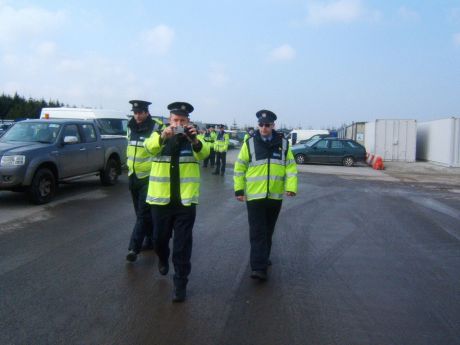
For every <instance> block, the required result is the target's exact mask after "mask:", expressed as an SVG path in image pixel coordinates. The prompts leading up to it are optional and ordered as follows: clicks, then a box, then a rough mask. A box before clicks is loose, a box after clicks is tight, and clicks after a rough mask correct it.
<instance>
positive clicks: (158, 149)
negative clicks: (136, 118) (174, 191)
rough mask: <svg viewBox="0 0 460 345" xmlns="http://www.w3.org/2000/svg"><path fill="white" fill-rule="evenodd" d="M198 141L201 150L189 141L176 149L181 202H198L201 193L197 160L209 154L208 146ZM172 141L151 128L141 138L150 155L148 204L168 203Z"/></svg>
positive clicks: (183, 203)
mask: <svg viewBox="0 0 460 345" xmlns="http://www.w3.org/2000/svg"><path fill="white" fill-rule="evenodd" d="M197 139H198V140H199V141H200V142H201V150H200V151H199V152H195V151H194V150H193V148H192V145H191V143H189V142H188V141H187V142H185V143H182V144H181V146H180V149H179V157H178V163H179V183H180V186H179V188H180V199H181V200H180V201H181V203H182V205H184V206H190V205H191V204H198V198H199V196H200V166H199V164H198V161H199V160H202V159H205V158H206V157H207V156H208V155H209V146H208V145H207V144H206V143H205V142H204V141H203V139H200V138H198V137H197ZM171 146H172V144H171V141H170V140H166V141H165V142H162V140H161V137H160V134H159V133H158V132H154V133H153V134H152V135H151V136H150V138H148V139H146V140H145V142H144V147H145V149H146V150H147V151H148V152H149V153H150V155H151V156H152V167H151V170H150V177H149V188H148V192H147V200H146V202H147V203H149V204H151V205H167V204H169V203H170V201H171V161H172V155H173V154H174V153H173V152H172V148H171Z"/></svg>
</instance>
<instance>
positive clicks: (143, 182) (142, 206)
mask: <svg viewBox="0 0 460 345" xmlns="http://www.w3.org/2000/svg"><path fill="white" fill-rule="evenodd" d="M148 188H149V178H148V177H146V178H142V179H138V178H137V177H136V175H135V174H131V175H130V176H129V190H130V192H131V197H132V199H133V205H134V211H135V212H136V224H134V228H133V232H132V234H131V240H130V241H129V248H128V250H133V251H135V252H136V253H139V252H140V250H141V248H142V242H143V241H144V237H146V236H147V237H152V231H153V222H152V216H151V214H150V205H149V204H147V203H146V202H145V200H146V198H147V191H148Z"/></svg>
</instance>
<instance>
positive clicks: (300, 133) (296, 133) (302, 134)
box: [288, 129, 329, 145]
mask: <svg viewBox="0 0 460 345" xmlns="http://www.w3.org/2000/svg"><path fill="white" fill-rule="evenodd" d="M318 134H319V135H329V131H328V130H327V129H293V130H292V131H291V133H289V136H288V138H289V144H291V145H295V144H297V143H299V141H301V140H308V139H310V138H311V137H313V136H314V135H318Z"/></svg>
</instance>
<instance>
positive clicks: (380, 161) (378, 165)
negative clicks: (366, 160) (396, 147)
mask: <svg viewBox="0 0 460 345" xmlns="http://www.w3.org/2000/svg"><path fill="white" fill-rule="evenodd" d="M372 168H373V169H375V170H383V169H385V167H384V166H383V159H382V157H380V156H377V157H375V160H374V164H372Z"/></svg>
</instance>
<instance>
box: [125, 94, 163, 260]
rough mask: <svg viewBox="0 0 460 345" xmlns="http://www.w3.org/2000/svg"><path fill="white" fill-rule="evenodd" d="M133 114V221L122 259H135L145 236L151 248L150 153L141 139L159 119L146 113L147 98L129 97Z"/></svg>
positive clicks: (130, 153)
mask: <svg viewBox="0 0 460 345" xmlns="http://www.w3.org/2000/svg"><path fill="white" fill-rule="evenodd" d="M129 103H131V104H132V109H131V110H132V111H133V114H134V115H133V118H132V119H131V120H130V121H129V122H128V147H127V154H126V156H127V165H128V176H129V190H130V192H131V197H132V199H133V205H134V211H135V212H136V223H135V225H134V228H133V231H132V234H131V240H130V241H129V248H128V250H129V252H128V255H127V256H126V260H128V261H130V262H133V261H136V259H137V255H138V254H139V252H140V251H141V249H142V242H143V241H144V238H145V242H146V243H145V247H146V249H153V243H152V230H153V228H152V217H151V214H150V205H149V204H147V203H146V198H147V190H148V185H149V175H150V168H151V162H150V159H151V158H150V154H149V153H148V152H147V151H146V150H145V148H144V140H145V139H146V138H148V137H150V135H151V134H152V133H153V132H155V131H159V130H160V129H161V128H162V123H161V122H160V121H158V120H154V119H153V118H152V117H151V116H150V113H149V109H148V107H149V105H150V104H151V103H150V102H146V101H140V100H132V101H129Z"/></svg>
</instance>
